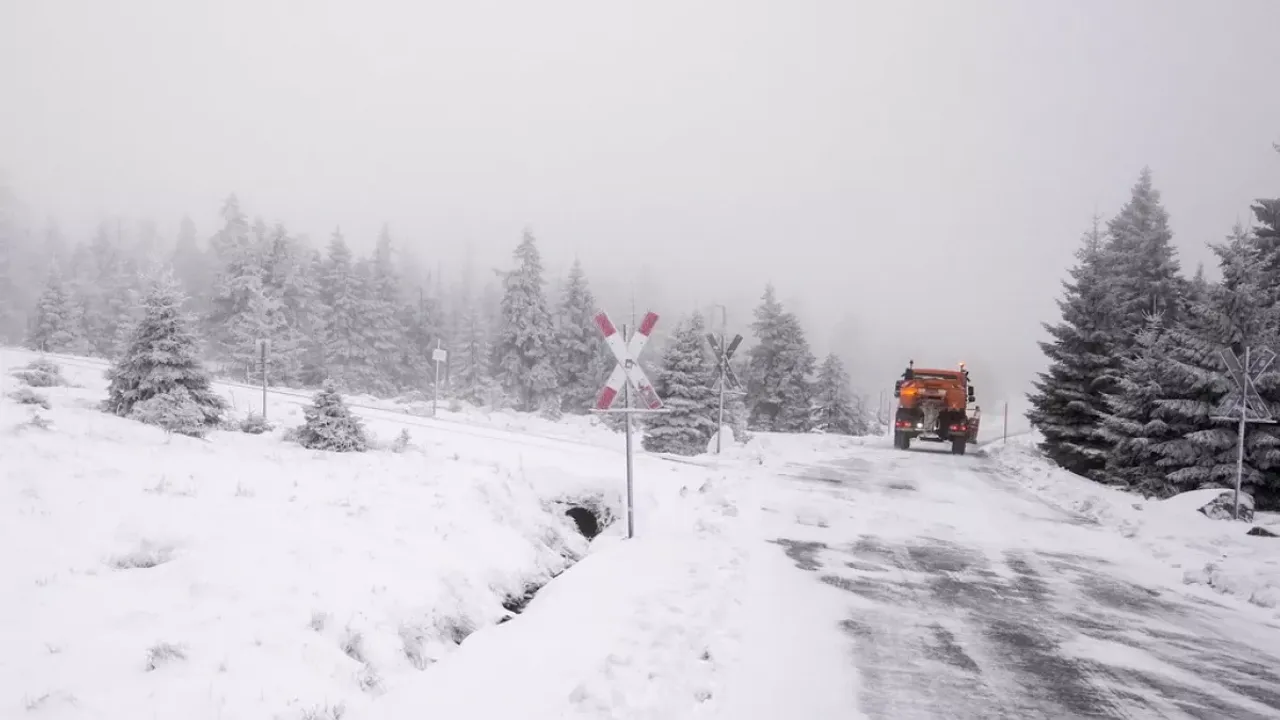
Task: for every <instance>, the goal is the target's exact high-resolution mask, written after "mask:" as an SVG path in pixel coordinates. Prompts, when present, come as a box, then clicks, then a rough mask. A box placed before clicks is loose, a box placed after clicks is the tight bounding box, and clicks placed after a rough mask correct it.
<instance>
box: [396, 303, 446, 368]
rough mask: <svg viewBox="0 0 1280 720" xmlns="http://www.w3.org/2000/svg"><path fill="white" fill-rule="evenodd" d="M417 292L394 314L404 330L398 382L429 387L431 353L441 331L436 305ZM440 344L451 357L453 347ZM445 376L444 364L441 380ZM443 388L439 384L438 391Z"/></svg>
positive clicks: (431, 362) (439, 337)
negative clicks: (412, 298) (415, 296)
mask: <svg viewBox="0 0 1280 720" xmlns="http://www.w3.org/2000/svg"><path fill="white" fill-rule="evenodd" d="M420 292H422V294H421V295H420V296H419V297H418V298H417V299H416V300H415V301H414V303H413V304H412V305H410V304H405V305H402V306H401V307H400V311H399V313H398V315H397V318H398V321H399V323H400V325H401V326H402V327H403V328H404V332H405V339H404V342H403V343H402V345H401V348H400V351H399V356H398V357H399V360H400V362H399V369H400V374H399V384H400V387H401V388H402V389H408V388H414V389H428V388H431V387H432V386H433V385H434V383H435V379H436V372H435V368H436V364H435V363H434V362H433V361H432V360H431V354H432V353H433V352H434V351H435V349H436V341H437V340H441V341H443V340H444V336H443V335H442V334H441V331H440V311H439V305H438V304H437V303H436V301H435V299H433V298H431V297H429V296H428V295H427V294H426V293H425V290H421V291H420ZM443 347H444V349H445V350H449V351H450V359H452V349H451V348H450V347H449V346H443ZM448 379H449V378H448V376H447V375H446V374H445V372H444V367H441V373H440V382H441V384H442V385H443V384H445V383H447V381H448ZM443 390H444V388H441V392H443Z"/></svg>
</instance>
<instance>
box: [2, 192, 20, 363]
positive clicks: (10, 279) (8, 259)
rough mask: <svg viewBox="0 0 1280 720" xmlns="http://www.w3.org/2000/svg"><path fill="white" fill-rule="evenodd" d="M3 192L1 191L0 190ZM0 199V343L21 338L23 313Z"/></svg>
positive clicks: (12, 247) (13, 242)
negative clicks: (20, 307)
mask: <svg viewBox="0 0 1280 720" xmlns="http://www.w3.org/2000/svg"><path fill="white" fill-rule="evenodd" d="M0 192H3V189H0ZM2 204H3V198H0V343H6V342H9V341H14V340H17V339H18V338H19V337H21V330H22V326H23V320H22V317H23V313H22V312H21V311H20V309H19V302H20V299H19V294H18V288H17V283H15V282H14V264H15V263H14V255H15V245H16V244H17V243H16V240H15V238H14V236H13V234H12V233H11V232H10V231H9V227H8V226H7V223H6V222H5V218H4V214H5V212H6V211H5V208H4V207H3V206H2Z"/></svg>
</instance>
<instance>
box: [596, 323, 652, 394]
mask: <svg viewBox="0 0 1280 720" xmlns="http://www.w3.org/2000/svg"><path fill="white" fill-rule="evenodd" d="M657 324H658V315H657V313H647V314H645V316H644V320H643V321H641V323H640V327H639V328H637V329H636V334H635V335H632V336H631V340H630V342H624V341H623V339H622V334H621V333H619V332H618V329H617V328H615V327H614V326H613V322H612V321H611V320H609V316H608V315H607V314H605V313H603V312H601V313H598V314H597V315H596V327H598V328H600V332H601V333H603V334H604V340H605V343H606V344H608V346H609V349H610V350H611V351H613V356H614V357H616V358H618V366H617V367H615V368H614V369H613V373H612V374H610V375H609V381H608V382H606V383H605V384H604V388H602V389H601V390H600V395H599V396H597V397H596V409H597V410H608V409H609V407H610V406H612V405H613V401H614V400H615V399H616V398H617V397H618V393H620V392H621V391H622V384H623V383H630V384H631V387H632V388H634V389H635V391H636V394H637V395H639V397H640V403H641V404H642V405H643V406H644V407H646V408H648V409H650V410H659V409H661V408H662V398H659V397H658V393H657V391H656V390H654V389H653V383H651V382H649V378H648V376H646V375H645V374H644V370H642V369H641V368H640V363H638V362H636V359H637V358H639V357H640V351H641V350H643V349H644V346H645V344H646V343H648V342H649V334H650V333H652V332H653V326H654V325H657Z"/></svg>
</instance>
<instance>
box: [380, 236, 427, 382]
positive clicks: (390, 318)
mask: <svg viewBox="0 0 1280 720" xmlns="http://www.w3.org/2000/svg"><path fill="white" fill-rule="evenodd" d="M392 250H393V249H392V244H391V230H390V228H388V227H387V226H386V225H383V226H382V232H381V233H379V235H378V243H377V245H376V247H375V248H374V252H373V263H372V267H371V268H370V271H371V277H370V287H369V288H368V291H367V292H368V312H367V317H366V324H365V329H364V332H365V336H366V337H367V338H368V347H369V354H370V365H371V367H370V376H371V377H370V388H369V389H370V390H371V391H372V392H373V393H374V394H376V395H381V396H383V397H387V396H390V395H392V394H394V393H395V391H396V389H398V388H401V387H405V386H417V384H418V382H420V381H421V379H422V375H421V373H422V370H423V369H424V367H425V364H424V363H423V351H424V350H425V348H423V347H415V348H411V347H409V343H408V339H409V338H408V335H407V333H408V331H409V329H410V328H415V326H417V325H418V323H417V320H418V319H417V318H415V317H414V315H413V314H410V313H406V312H405V308H404V307H403V306H402V302H401V296H400V285H401V282H400V276H399V273H397V272H396V268H395V258H394V257H393V255H392ZM415 329H419V330H420V332H419V333H417V334H416V339H419V340H420V341H421V340H423V339H425V338H424V337H423V335H428V336H429V333H423V332H421V329H422V328H415ZM427 354H428V355H429V351H428V353H427Z"/></svg>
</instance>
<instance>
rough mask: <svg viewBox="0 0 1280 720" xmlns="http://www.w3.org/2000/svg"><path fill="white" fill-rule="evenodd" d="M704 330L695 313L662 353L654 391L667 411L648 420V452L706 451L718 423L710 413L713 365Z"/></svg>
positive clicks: (686, 452) (678, 452)
mask: <svg viewBox="0 0 1280 720" xmlns="http://www.w3.org/2000/svg"><path fill="white" fill-rule="evenodd" d="M705 329H706V326H705V325H704V323H703V321H702V316H701V315H699V314H697V313H694V314H693V316H692V317H690V318H687V319H685V320H684V321H683V322H681V323H680V326H679V328H678V329H677V330H676V334H675V336H674V337H673V338H672V342H671V343H670V344H668V346H667V349H666V352H664V353H663V354H662V366H661V368H660V369H659V370H658V376H657V379H656V382H655V383H654V389H655V390H657V392H658V396H659V397H661V398H662V402H663V404H664V405H665V406H666V408H667V410H668V412H666V413H662V414H660V415H654V416H653V417H651V418H649V419H648V420H647V421H646V423H645V430H644V440H643V445H644V449H645V450H648V451H650V452H663V453H673V454H676V455H698V454H701V453H704V452H706V450H707V441H708V440H710V439H711V436H712V435H713V434H714V433H715V431H716V421H715V418H714V417H712V415H711V413H710V412H709V410H708V408H709V407H710V404H711V397H712V391H711V379H712V378H711V371H712V366H711V362H710V360H709V358H708V357H707V349H706V340H705V339H704V338H703V332H704V331H705Z"/></svg>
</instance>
